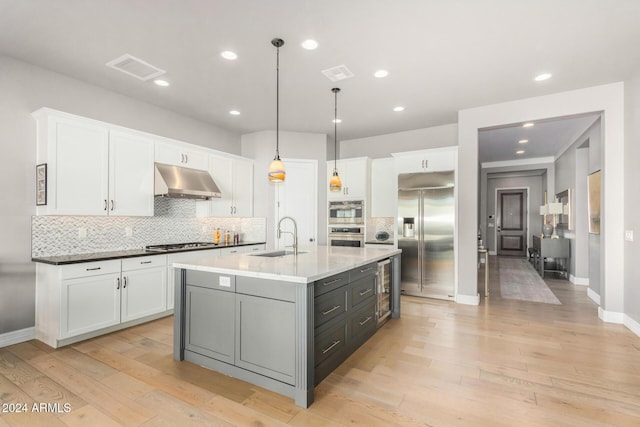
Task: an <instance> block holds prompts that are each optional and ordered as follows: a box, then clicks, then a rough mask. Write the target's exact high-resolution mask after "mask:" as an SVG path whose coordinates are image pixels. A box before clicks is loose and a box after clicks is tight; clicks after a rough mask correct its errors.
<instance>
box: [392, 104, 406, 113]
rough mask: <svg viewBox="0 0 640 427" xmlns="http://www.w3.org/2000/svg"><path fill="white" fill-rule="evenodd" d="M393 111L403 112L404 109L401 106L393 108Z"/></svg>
mask: <svg viewBox="0 0 640 427" xmlns="http://www.w3.org/2000/svg"><path fill="white" fill-rule="evenodd" d="M393 111H396V112H400V111H404V107H403V106H402V105H398V106H397V107H393Z"/></svg>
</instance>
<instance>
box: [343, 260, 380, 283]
mask: <svg viewBox="0 0 640 427" xmlns="http://www.w3.org/2000/svg"><path fill="white" fill-rule="evenodd" d="M377 270H378V263H377V262H372V263H369V264H365V265H362V266H360V267H358V268H354V269H353V270H349V281H350V282H354V281H356V280H358V279H360V278H361V277H365V276H368V275H370V274H376V271H377Z"/></svg>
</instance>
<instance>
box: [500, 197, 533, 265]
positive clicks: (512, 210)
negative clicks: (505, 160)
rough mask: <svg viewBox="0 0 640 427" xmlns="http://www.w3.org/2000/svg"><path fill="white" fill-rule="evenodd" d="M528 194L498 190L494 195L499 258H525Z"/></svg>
mask: <svg viewBox="0 0 640 427" xmlns="http://www.w3.org/2000/svg"><path fill="white" fill-rule="evenodd" d="M527 200H528V192H527V190H526V189H508V190H498V191H497V195H496V203H497V209H496V240H497V242H496V243H497V253H498V255H499V256H504V255H506V256H526V250H527V216H528V210H527V206H528V202H527Z"/></svg>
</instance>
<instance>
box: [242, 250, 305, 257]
mask: <svg viewBox="0 0 640 427" xmlns="http://www.w3.org/2000/svg"><path fill="white" fill-rule="evenodd" d="M300 254H306V252H302V251H298V255H300ZM285 255H293V251H273V252H265V253H263V254H252V256H266V257H270V258H273V257H277V256H285Z"/></svg>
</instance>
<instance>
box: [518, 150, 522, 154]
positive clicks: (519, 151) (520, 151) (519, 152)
mask: <svg viewBox="0 0 640 427" xmlns="http://www.w3.org/2000/svg"><path fill="white" fill-rule="evenodd" d="M516 154H524V150H518V151H516Z"/></svg>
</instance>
